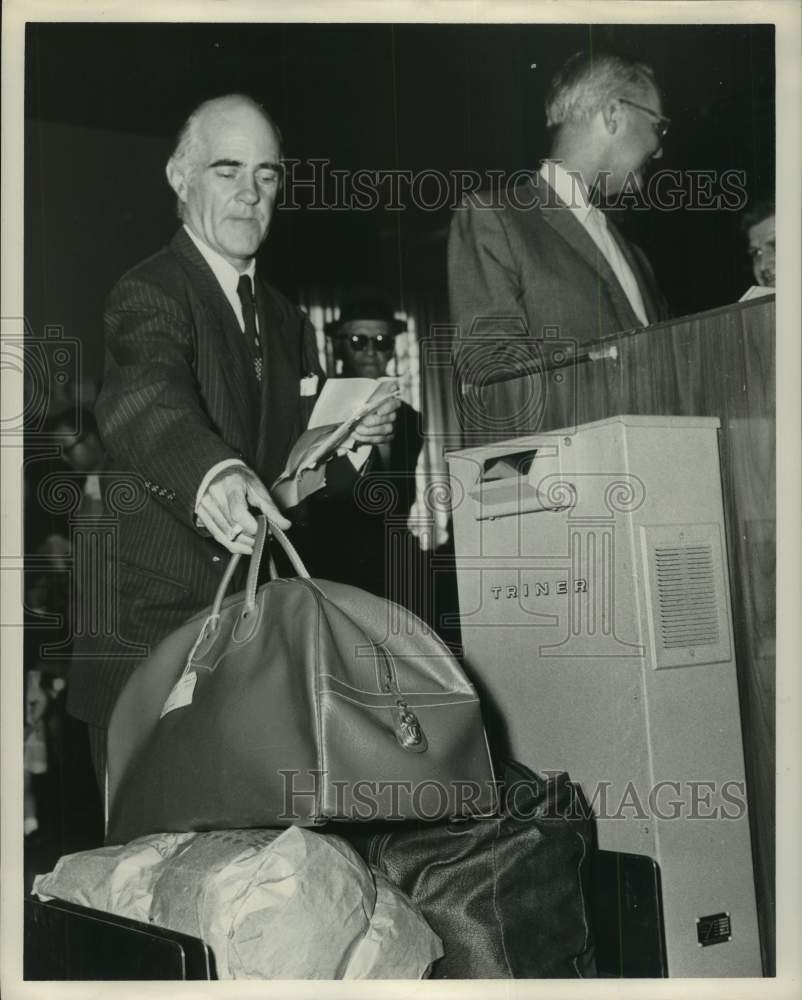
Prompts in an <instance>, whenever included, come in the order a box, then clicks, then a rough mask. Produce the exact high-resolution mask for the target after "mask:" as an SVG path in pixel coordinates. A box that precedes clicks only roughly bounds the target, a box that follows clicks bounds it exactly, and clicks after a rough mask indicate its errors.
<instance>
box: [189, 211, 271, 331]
mask: <svg viewBox="0 0 802 1000" xmlns="http://www.w3.org/2000/svg"><path fill="white" fill-rule="evenodd" d="M184 229H185V230H186V232H187V234H188V236H189V238H190V239H191V240H192V242H193V243H194V244H195V246H196V247H197V248H198V251H199V252H200V254H201V256H202V257H203V259H204V260H205V261H206V263H207V264H208V265H209V267H210V268H211V269H212V273H213V274H214V276H215V278H217V282H218V284H219V285H220V287H221V288H222V289H223V294H224V295H225V297H226V298H227V299H228V301H229V303H230V304H231V308H232V309H233V310H234V315H235V316H236V317H237V319H238V320H239V325H240V328H241V329H243V330H244V329H245V321H244V320H243V318H242V304H241V303H240V300H239V295H238V294H237V285H238V284H239V279H240V275H242V274H247V275H248V276H249V277H250V279H251V283H253V281H254V276H255V274H256V259H255V258H251V260H250V261H249V263H248V266H247V267H246V268H245V270H244V271H238V270H237V269H236V267H234V266H233V265H232V264H229V262H228V261H227V260H226V259H225V257H223V256H221V255H220V254H219V253H218V252H217V251H216V250H212V248H211V247H210V246H208V245H207V244H206V243H204V242H203V240H202V239H201V238H200V237H199V236H196V235H195V233H193V232H192V230H191V229H190V228H189V226H187V225H186V224H184ZM255 291H256V289H255V287H254V294H255Z"/></svg>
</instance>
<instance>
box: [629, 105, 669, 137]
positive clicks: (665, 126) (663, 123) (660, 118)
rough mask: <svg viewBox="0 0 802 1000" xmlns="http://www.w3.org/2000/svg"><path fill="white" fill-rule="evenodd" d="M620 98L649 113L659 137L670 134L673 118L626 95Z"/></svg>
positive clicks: (632, 106)
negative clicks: (629, 98)
mask: <svg viewBox="0 0 802 1000" xmlns="http://www.w3.org/2000/svg"><path fill="white" fill-rule="evenodd" d="M618 100H619V101H620V102H621V103H622V104H628V105H629V106H630V107H631V108H637V109H638V111H643V112H644V113H645V114H647V115H649V116H650V117H651V118H652V119H653V122H652V127H653V128H654V130H655V132H656V133H657V138H658V139H665V137H666V136H667V135H668V130H669V128H671V119H670V118H666V117H665V116H664V115H659V114H658V113H657V112H656V111H654V110H653V109H652V108H647V107H646V105H645V104H638V103H637V102H636V101H630V100H628V99H627V98H626V97H619V98H618Z"/></svg>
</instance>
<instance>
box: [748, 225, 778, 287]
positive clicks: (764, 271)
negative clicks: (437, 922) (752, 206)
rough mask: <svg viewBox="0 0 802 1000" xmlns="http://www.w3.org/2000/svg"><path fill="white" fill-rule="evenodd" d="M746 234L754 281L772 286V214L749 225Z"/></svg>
mask: <svg viewBox="0 0 802 1000" xmlns="http://www.w3.org/2000/svg"><path fill="white" fill-rule="evenodd" d="M748 235H749V256H750V257H751V258H752V271H753V272H754V275H755V281H756V282H757V283H758V284H759V285H764V286H765V287H767V288H774V281H775V277H774V266H775V253H774V216H773V215H770V216H769V217H768V218H767V219H762V220H761V221H760V222H757V223H755V225H754V226H750V227H749V234H748Z"/></svg>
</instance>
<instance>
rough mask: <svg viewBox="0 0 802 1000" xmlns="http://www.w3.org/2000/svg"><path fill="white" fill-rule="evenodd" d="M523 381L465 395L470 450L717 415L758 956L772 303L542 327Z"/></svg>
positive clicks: (767, 671)
mask: <svg viewBox="0 0 802 1000" xmlns="http://www.w3.org/2000/svg"><path fill="white" fill-rule="evenodd" d="M544 334H545V335H544V336H543V337H542V338H541V339H539V340H533V341H532V342H531V343H532V347H533V349H532V362H531V365H528V366H527V367H526V369H525V370H522V371H521V375H520V376H518V377H515V378H506V379H504V380H499V379H496V378H494V377H493V376H492V375H489V376H488V378H487V379H486V380H485V381H484V382H473V383H471V384H462V385H460V389H459V393H458V401H457V407H458V412H459V416H460V422H461V427H462V430H463V444H464V445H465V447H470V446H472V445H479V444H486V443H488V442H490V441H501V440H504V439H509V438H515V437H518V436H521V435H525V434H532V433H538V434H541V433H548V432H549V431H552V430H556V429H558V428H572V427H578V426H580V425H583V424H587V423H590V422H592V421H596V420H602V419H604V418H607V417H611V416H618V415H622V414H632V415H661V416H662V415H672V416H710V417H718V418H719V420H720V423H721V429H720V432H719V433H720V437H719V450H720V456H721V482H722V491H723V500H724V513H725V525H726V533H727V546H728V555H729V567H730V590H731V599H732V613H733V625H734V641H735V652H736V662H737V673H738V686H739V698H740V708H741V724H742V730H743V750H744V757H745V765H746V777H747V792H748V799H749V810H750V819H751V838H752V847H753V855H754V858H753V860H754V870H755V889H756V896H757V907H758V919H759V924H760V936H761V950H762V954H763V966H764V972H765V974H766V975H773V974H774V967H775V963H774V941H775V929H774V920H775V902H774V901H775V893H774V877H775V852H774V837H775V810H774V792H775V783H774V771H775V724H774V720H775V702H774V693H775V561H776V533H775V521H776V514H775V378H774V374H775V373H774V367H775V339H774V338H775V304H774V297H773V296H771V297H767V298H763V299H757V300H752V301H750V302H745V303H739V304H736V305H732V306H727V307H725V308H720V309H714V310H711V311H709V312H705V313H700V314H697V315H694V316H687V317H684V318H682V319H679V320H674V321H672V322H667V323H661V324H658V325H656V326H652V327H649V328H647V329H641V330H634V331H628V332H624V333H620V334H616V335H614V336H611V337H606V338H604V339H603V340H600V341H595V342H592V343H585V344H577V343H575V342H574V343H572V342H570V341H564V340H562V339H561V338H560V337H559V332H558V331H548V330H547V331H544Z"/></svg>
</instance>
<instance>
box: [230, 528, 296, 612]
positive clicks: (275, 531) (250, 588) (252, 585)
mask: <svg viewBox="0 0 802 1000" xmlns="http://www.w3.org/2000/svg"><path fill="white" fill-rule="evenodd" d="M256 521H257V524H258V528H257V531H256V540H255V541H254V543H253V554H252V555H251V564H250V566H249V567H248V579H247V580H246V582H245V610H246V611H252V610H253V608H254V607H256V588H257V585H258V583H259V567H260V566H261V564H262V554H263V552H264V548H265V542H266V541H267V536H268V533H269V534H271V535H273V537H274V538H275V539H277V541H278V543H279V545H280V546H281V547H282V549H284V551H285V553H286V554H287V558H288V559H289V560H290V562H291V563H292V568H293V569H294V570H295V573H296V576H300V577H302V578H303V579H304V580H308V579H309V573H308V571H307V569H306V566H304V564H303V562H302V560H301V557H300V556H299V555H298V552H297V550H296V548H295V546H294V545H293V544H292V542H291V541H290V540H289V538H287V536H286V535H285V534H284V532H283V531H282V530H281V528H279V527H278V526H277V525H275V524H273V522H272V521H268V519H267V515H265V514H260V515H259V517H257V519H256ZM277 576H278V574H277V572H276V564H275V563H274V562H273V559H272V557H271V559H270V578H271V579H272V580H275V579H276V578H277Z"/></svg>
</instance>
